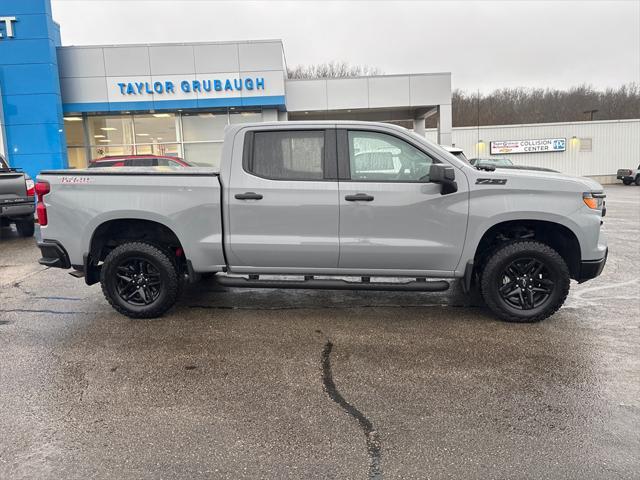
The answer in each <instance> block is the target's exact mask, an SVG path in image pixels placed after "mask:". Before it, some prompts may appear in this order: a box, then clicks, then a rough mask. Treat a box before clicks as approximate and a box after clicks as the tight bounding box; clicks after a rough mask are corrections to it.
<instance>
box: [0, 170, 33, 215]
mask: <svg viewBox="0 0 640 480" xmlns="http://www.w3.org/2000/svg"><path fill="white" fill-rule="evenodd" d="M27 201H29V198H28V197H27V186H26V185H25V183H24V173H21V172H11V171H9V172H3V171H0V206H2V205H12V204H15V203H22V202H27Z"/></svg>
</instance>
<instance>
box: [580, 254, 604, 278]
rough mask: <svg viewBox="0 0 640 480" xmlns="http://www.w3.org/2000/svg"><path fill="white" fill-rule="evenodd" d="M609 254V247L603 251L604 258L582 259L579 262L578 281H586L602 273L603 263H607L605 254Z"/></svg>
mask: <svg viewBox="0 0 640 480" xmlns="http://www.w3.org/2000/svg"><path fill="white" fill-rule="evenodd" d="M608 255H609V248H607V249H606V251H605V252H604V258H601V259H600V260H583V261H582V262H581V263H580V275H579V276H578V279H577V280H578V283H582V282H586V281H587V280H591V279H592V278H596V277H597V276H598V275H600V274H601V273H602V270H603V269H604V265H605V263H607V256H608Z"/></svg>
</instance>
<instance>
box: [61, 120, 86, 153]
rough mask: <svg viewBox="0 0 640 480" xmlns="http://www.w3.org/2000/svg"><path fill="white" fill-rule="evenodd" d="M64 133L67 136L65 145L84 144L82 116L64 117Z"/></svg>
mask: <svg viewBox="0 0 640 480" xmlns="http://www.w3.org/2000/svg"><path fill="white" fill-rule="evenodd" d="M64 133H65V136H66V138H67V145H70V146H77V145H84V122H83V121H82V117H65V118H64Z"/></svg>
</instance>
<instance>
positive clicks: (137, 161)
mask: <svg viewBox="0 0 640 480" xmlns="http://www.w3.org/2000/svg"><path fill="white" fill-rule="evenodd" d="M156 160H157V159H155V158H133V159H131V160H127V163H126V165H127V167H153V166H154V165H155V164H156Z"/></svg>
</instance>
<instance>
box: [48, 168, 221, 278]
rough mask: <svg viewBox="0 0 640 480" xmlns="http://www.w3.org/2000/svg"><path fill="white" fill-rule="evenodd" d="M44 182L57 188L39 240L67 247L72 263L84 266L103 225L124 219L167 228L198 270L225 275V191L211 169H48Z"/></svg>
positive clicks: (49, 194)
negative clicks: (223, 197)
mask: <svg viewBox="0 0 640 480" xmlns="http://www.w3.org/2000/svg"><path fill="white" fill-rule="evenodd" d="M38 181H46V182H48V183H49V184H50V186H51V191H50V193H48V194H46V195H45V197H44V200H45V205H46V206H47V212H48V217H49V218H48V225H47V226H43V227H41V228H40V233H39V236H40V238H39V239H38V240H39V241H45V242H46V241H47V239H55V240H56V241H57V242H58V243H60V244H62V245H64V247H65V249H66V251H67V253H68V256H69V261H70V264H71V265H83V263H84V258H83V257H84V255H85V254H87V253H88V251H89V246H90V245H91V240H92V235H93V233H94V232H95V231H96V230H97V229H98V228H99V227H100V226H101V225H104V224H106V222H111V221H122V220H133V221H150V222H157V223H160V224H162V225H166V226H167V227H168V228H170V229H171V230H172V231H173V233H174V234H175V235H176V236H177V237H178V238H179V239H180V240H181V244H182V247H183V249H184V251H185V254H186V256H187V258H189V259H190V261H191V262H192V264H193V267H194V268H195V269H196V270H198V271H202V272H207V271H220V270H222V268H223V266H224V265H225V262H224V255H223V250H222V220H221V189H220V183H219V179H218V174H217V172H216V171H214V170H213V169H211V168H199V167H194V168H185V169H168V168H166V167H123V168H117V169H116V168H92V169H82V170H48V171H43V172H42V173H41V174H40V175H38ZM151 240H152V239H151Z"/></svg>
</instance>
